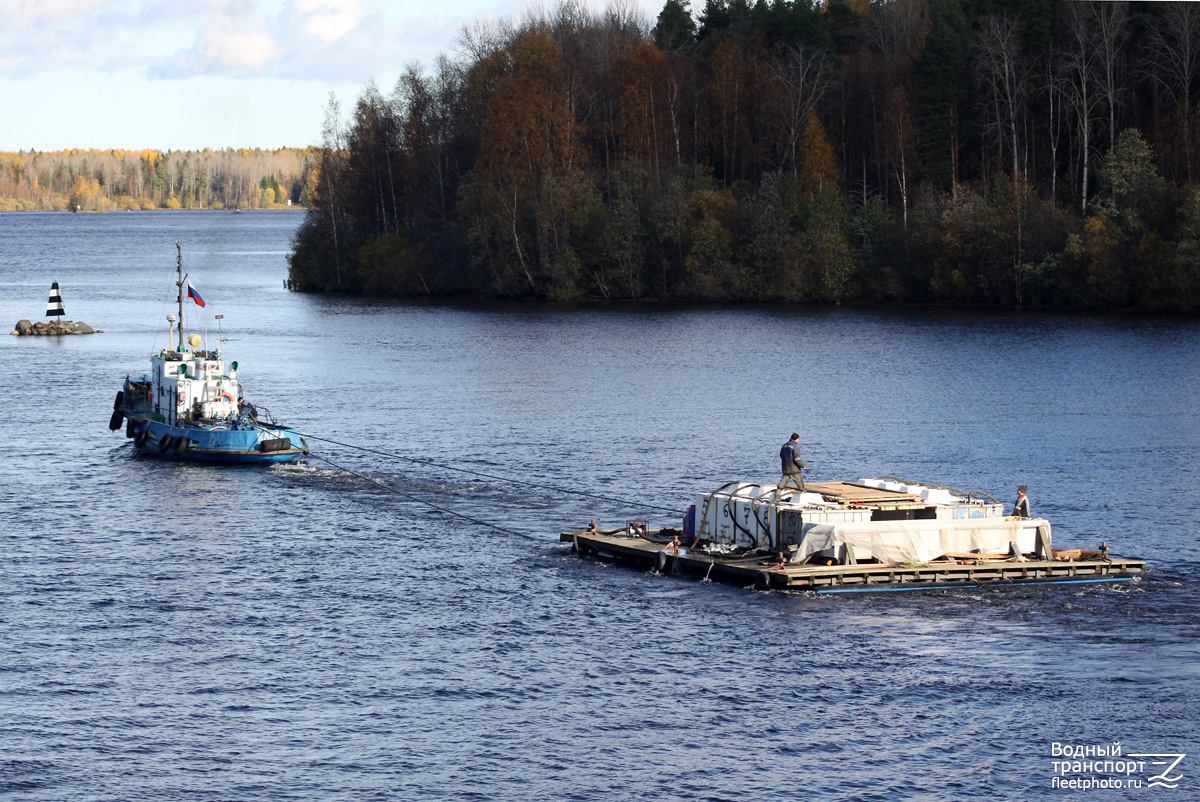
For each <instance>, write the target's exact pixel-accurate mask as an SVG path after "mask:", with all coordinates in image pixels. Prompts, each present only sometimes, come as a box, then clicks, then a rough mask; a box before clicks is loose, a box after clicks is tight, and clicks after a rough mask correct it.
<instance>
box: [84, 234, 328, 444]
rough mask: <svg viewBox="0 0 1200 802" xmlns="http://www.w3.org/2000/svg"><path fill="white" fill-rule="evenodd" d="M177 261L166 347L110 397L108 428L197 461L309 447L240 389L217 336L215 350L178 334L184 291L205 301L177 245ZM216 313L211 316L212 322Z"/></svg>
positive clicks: (235, 367) (197, 339) (235, 370)
mask: <svg viewBox="0 0 1200 802" xmlns="http://www.w3.org/2000/svg"><path fill="white" fill-rule="evenodd" d="M175 248H176V250H178V251H179V257H178V261H177V267H176V270H177V273H178V280H177V281H176V282H175V283H176V286H177V287H178V288H179V293H178V295H179V297H178V306H179V316H178V317H176V316H175V315H168V316H167V321H168V323H169V324H170V327H171V333H170V338H169V340H168V342H173V341H175V323H176V321H178V322H179V339H178V344H177V345H175V346H174V347H173V348H164V349H162V350H161V351H159V352H158V353H157V354H155V355H154V356H152V357H151V358H150V372H149V373H148V374H143V375H142V376H140V377H138V378H136V379H134V378H130V377H129V376H126V377H125V385H124V388H123V389H121V390H120V391H119V392H118V393H117V397H116V400H115V401H114V402H113V414H112V419H111V420H110V421H109V424H108V428H109V429H110V430H112V431H116V430H117V429H119V428H121V424H122V421H124V423H125V436H126V437H128V438H131V439H132V440H133V444H134V446H135V447H136V448H137V449H138V450H139V451H142V452H144V453H147V454H152V455H157V456H163V457H168V458H172V459H180V460H188V461H195V462H229V463H272V462H290V461H291V460H293V459H295V458H296V457H297V456H299V455H300V454H307V453H308V444H307V443H305V442H304V438H302V437H301V436H300V435H299V434H297V433H296V432H295V431H293V430H291V429H289V428H288V427H286V426H282V425H280V424H279V422H278V421H276V420H275V418H274V417H273V416H272V415H271V413H270V411H269V410H267V409H266V408H265V407H258V408H256V407H255V406H253V405H252V404H250V403H248V402H247V401H246V400H245V399H244V398H242V395H241V392H240V390H239V389H238V379H237V373H238V363H237V362H236V361H235V362H230V363H229V365H228V367H226V364H225V361H224V359H223V357H222V354H221V345H220V341H221V337H220V335H219V334H218V345H217V347H216V348H215V349H212V348H208V349H206V348H205V347H204V342H203V340H202V339H201V337H200V336H199V335H198V334H190V335H188V337H187V340H186V343H185V340H184V336H183V296H184V287H185V286H186V287H187V295H188V297H189V298H190V299H192V300H193V301H194V302H195V303H196V304H197V305H198V306H204V301H203V299H202V298H201V297H200V294H199V292H197V291H196V289H195V288H194V287H193V286H192V284H191V281H189V280H188V278H187V276H185V275H184V273H183V250H182V249H181V248H180V247H179V243H178V242H177V243H175ZM221 317H222V316H221V315H217V322H218V327H219V325H220V320H221Z"/></svg>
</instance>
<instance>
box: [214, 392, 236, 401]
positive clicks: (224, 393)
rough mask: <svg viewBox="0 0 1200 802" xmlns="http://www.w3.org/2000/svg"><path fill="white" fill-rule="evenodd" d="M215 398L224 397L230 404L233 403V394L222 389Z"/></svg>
mask: <svg viewBox="0 0 1200 802" xmlns="http://www.w3.org/2000/svg"><path fill="white" fill-rule="evenodd" d="M217 398H224V399H225V400H226V401H228V402H229V403H231V404H232V403H233V396H231V395H230V394H229V393H227V392H225V391H224V390H222V391H221V394H220V395H219V396H217Z"/></svg>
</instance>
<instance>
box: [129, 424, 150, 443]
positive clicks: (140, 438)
mask: <svg viewBox="0 0 1200 802" xmlns="http://www.w3.org/2000/svg"><path fill="white" fill-rule="evenodd" d="M149 436H150V429H148V428H146V429H142V430H141V431H140V432H138V433H137V437H136V438H135V439H134V441H133V444H134V445H135V446H137V447H138V448H141V447H142V446H144V445H146V438H148V437H149Z"/></svg>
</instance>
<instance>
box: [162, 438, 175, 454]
mask: <svg viewBox="0 0 1200 802" xmlns="http://www.w3.org/2000/svg"><path fill="white" fill-rule="evenodd" d="M173 442H175V436H174V435H172V434H164V435H163V436H162V439H161V440H159V441H158V453H160V454H165V453H166V452H167V450H168V449H169V448H170V447H171V444H172V443H173Z"/></svg>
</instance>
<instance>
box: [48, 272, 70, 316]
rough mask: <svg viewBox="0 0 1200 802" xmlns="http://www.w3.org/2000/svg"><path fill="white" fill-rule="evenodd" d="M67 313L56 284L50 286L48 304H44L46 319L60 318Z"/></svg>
mask: <svg viewBox="0 0 1200 802" xmlns="http://www.w3.org/2000/svg"><path fill="white" fill-rule="evenodd" d="M66 313H67V310H66V309H64V308H63V302H62V295H60V294H59V292H58V282H57V281H56V282H54V283H53V284H51V285H50V302H49V303H47V304H46V317H55V316H57V317H58V318H60V319H61V318H62V316H63V315H65V314H66Z"/></svg>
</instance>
